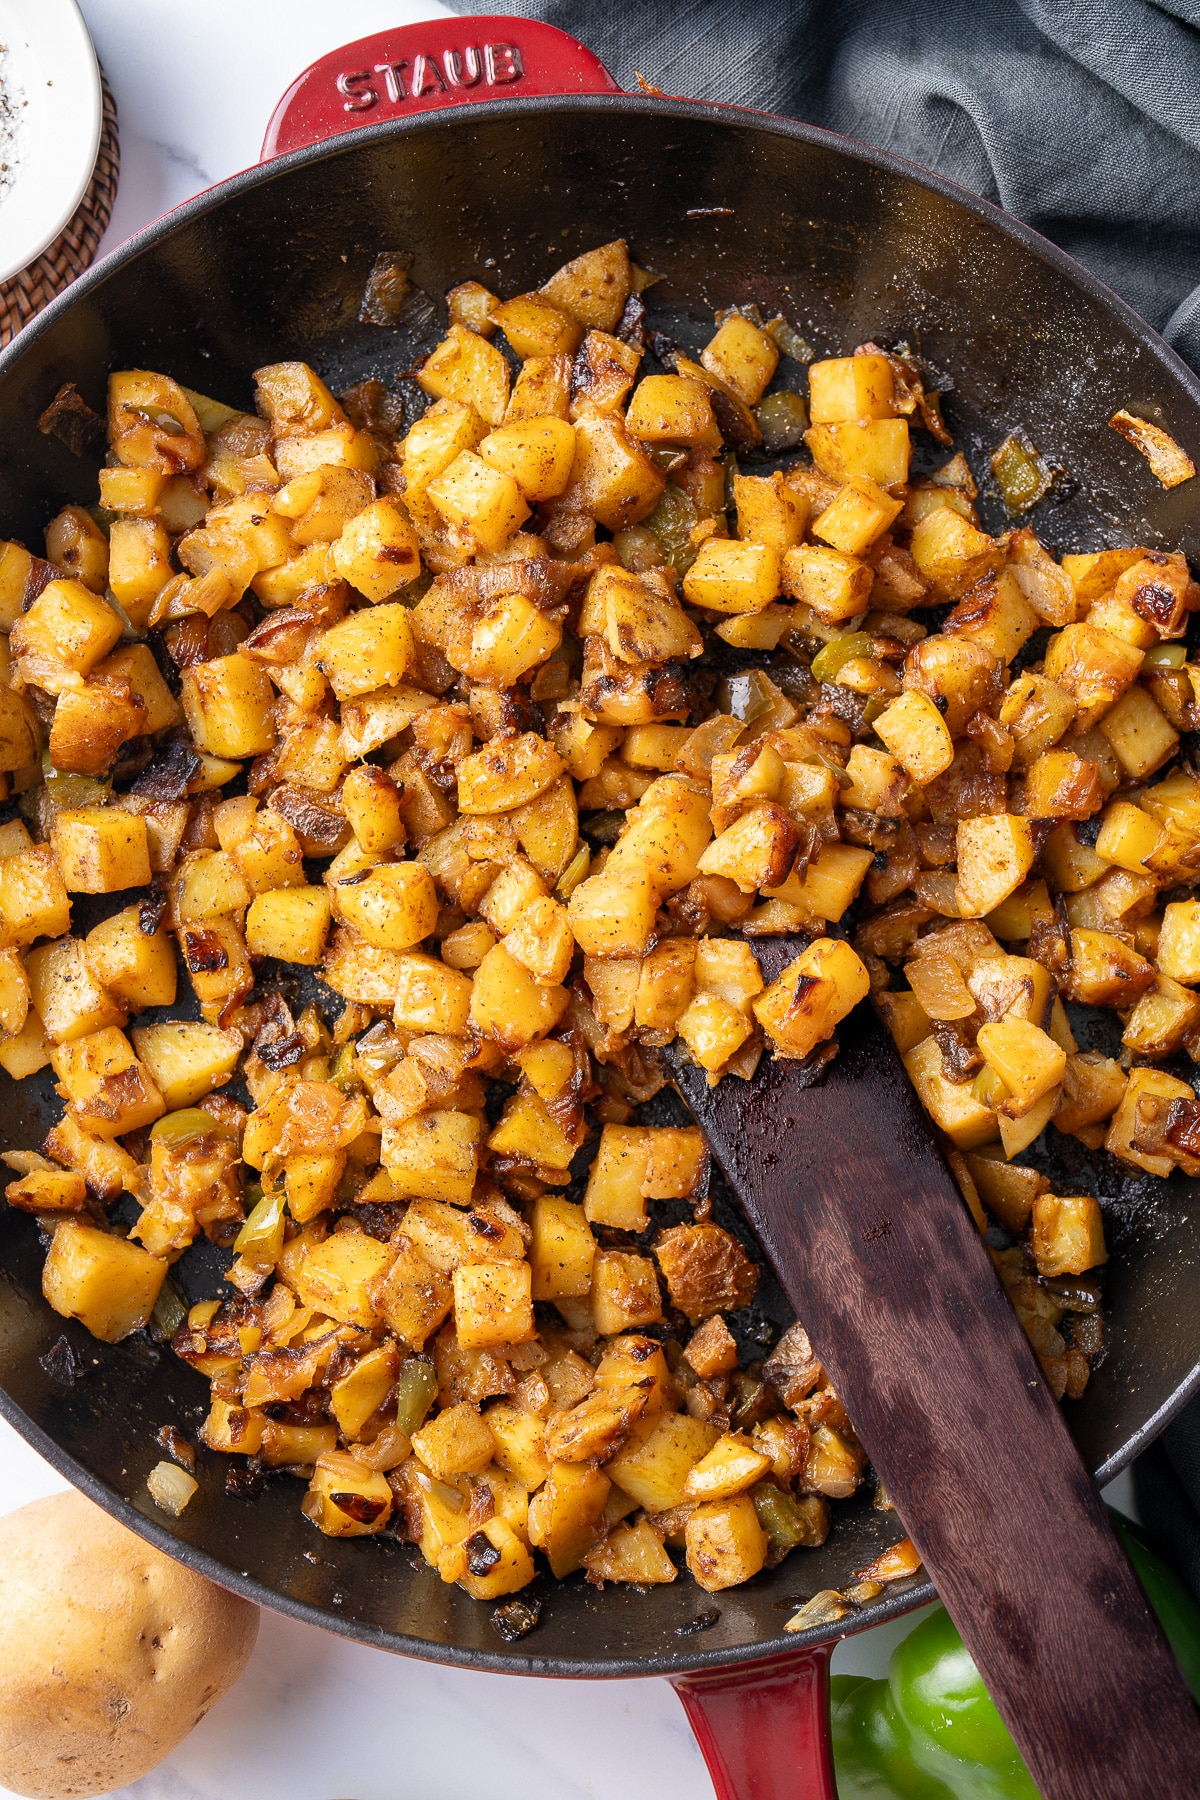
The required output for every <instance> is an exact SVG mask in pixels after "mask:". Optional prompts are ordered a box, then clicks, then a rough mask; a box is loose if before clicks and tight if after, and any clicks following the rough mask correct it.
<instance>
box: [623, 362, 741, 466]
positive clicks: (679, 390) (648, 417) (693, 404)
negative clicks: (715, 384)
mask: <svg viewBox="0 0 1200 1800" xmlns="http://www.w3.org/2000/svg"><path fill="white" fill-rule="evenodd" d="M625 424H626V427H627V429H628V430H629V431H630V432H632V434H633V436H634V437H635V438H640V439H641V441H642V442H643V443H644V444H689V445H693V446H694V447H695V448H697V449H703V450H718V449H720V446H721V434H720V431H719V430H718V429H717V422H716V419H715V417H714V416H713V409H712V405H711V403H710V401H709V398H708V389H707V388H706V387H705V386H704V385H703V383H702V382H699V381H691V380H689V378H688V377H687V376H686V375H647V376H646V377H645V379H644V380H642V381H639V383H638V385H637V387H636V388H635V389H634V391H633V395H632V397H631V399H630V402H629V407H628V410H627V411H626V414H625Z"/></svg>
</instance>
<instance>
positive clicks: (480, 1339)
mask: <svg viewBox="0 0 1200 1800" xmlns="http://www.w3.org/2000/svg"><path fill="white" fill-rule="evenodd" d="M531 1282H532V1271H531V1269H530V1267H529V1264H528V1263H526V1262H520V1263H501V1262H482V1263H460V1264H459V1266H458V1268H457V1269H455V1271H454V1324H455V1329H456V1331H457V1332H458V1341H459V1343H460V1344H461V1345H462V1346H463V1348H464V1349H466V1350H489V1349H491V1348H492V1347H493V1346H494V1345H496V1344H520V1343H524V1342H526V1341H527V1340H528V1339H530V1338H532V1337H534V1336H536V1327H535V1325H534V1322H533V1299H532V1287H531Z"/></svg>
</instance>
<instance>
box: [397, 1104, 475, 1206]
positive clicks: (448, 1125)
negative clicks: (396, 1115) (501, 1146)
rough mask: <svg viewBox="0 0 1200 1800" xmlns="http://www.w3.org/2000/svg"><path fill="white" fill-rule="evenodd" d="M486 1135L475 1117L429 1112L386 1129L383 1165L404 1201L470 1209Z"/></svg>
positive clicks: (468, 1114)
mask: <svg viewBox="0 0 1200 1800" xmlns="http://www.w3.org/2000/svg"><path fill="white" fill-rule="evenodd" d="M481 1136H482V1129H481V1127H480V1124H479V1120H478V1119H476V1118H475V1117H474V1116H473V1115H472V1114H471V1113H461V1112H428V1113H422V1114H420V1115H419V1116H418V1117H417V1118H414V1119H406V1120H405V1121H404V1123H403V1124H400V1125H385V1126H384V1129H383V1137H382V1141H381V1144H380V1152H379V1155H380V1161H381V1162H382V1164H383V1166H384V1168H385V1169H386V1170H387V1172H388V1174H389V1175H390V1176H391V1179H392V1186H393V1188H394V1190H395V1193H396V1196H397V1198H399V1199H403V1198H406V1197H407V1196H409V1195H414V1196H416V1197H417V1198H419V1199H426V1200H444V1201H449V1202H450V1203H452V1204H453V1205H455V1206H467V1205H469V1204H470V1200H471V1193H472V1190H473V1188H474V1186H475V1173H476V1168H477V1166H478V1146H479V1140H480V1138H481Z"/></svg>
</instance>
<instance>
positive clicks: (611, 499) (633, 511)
mask: <svg viewBox="0 0 1200 1800" xmlns="http://www.w3.org/2000/svg"><path fill="white" fill-rule="evenodd" d="M665 486H666V478H665V476H664V475H663V474H662V473H661V472H660V471H659V469H657V468H656V467H655V465H654V463H652V462H651V461H650V458H649V457H648V456H645V455H644V454H643V453H642V451H640V450H639V449H638V448H637V446H636V445H635V444H634V442H633V441H632V439H631V438H630V437H629V435H628V434H627V432H626V430H625V428H624V426H623V424H622V423H621V422H620V420H618V419H613V418H608V417H603V416H600V415H591V416H586V417H584V418H581V419H578V420H577V421H576V423H575V460H574V462H573V463H572V465H571V483H570V486H569V488H568V489H567V495H568V498H569V499H570V500H571V501H572V502H573V503H574V504H575V505H576V507H577V508H578V510H581V511H583V512H588V513H591V514H592V516H593V517H594V518H596V519H598V520H599V522H600V524H601V525H605V526H607V528H608V529H609V531H613V532H616V531H623V530H624V529H625V528H626V526H628V525H636V524H637V523H638V521H639V520H641V519H644V518H645V517H646V515H647V514H648V513H650V512H652V511H653V509H654V507H655V506H656V505H657V503H658V501H659V499H660V498H661V496H662V492H663V489H664V488H665Z"/></svg>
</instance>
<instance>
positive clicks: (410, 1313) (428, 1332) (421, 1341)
mask: <svg viewBox="0 0 1200 1800" xmlns="http://www.w3.org/2000/svg"><path fill="white" fill-rule="evenodd" d="M389 1248H390V1249H391V1250H392V1251H394V1253H395V1256H394V1260H393V1262H392V1264H391V1267H390V1268H389V1269H388V1270H387V1271H386V1273H385V1274H384V1276H383V1278H382V1280H381V1281H379V1282H378V1283H377V1284H376V1286H375V1288H374V1290H373V1292H372V1298H373V1300H374V1302H375V1305H376V1307H377V1308H378V1310H379V1312H380V1314H381V1315H382V1317H383V1318H384V1319H385V1320H386V1322H387V1325H388V1329H389V1330H390V1331H393V1332H395V1334H396V1336H397V1337H398V1338H400V1339H401V1340H402V1341H403V1342H404V1343H406V1344H408V1345H410V1346H411V1347H412V1349H414V1350H421V1349H423V1348H424V1346H425V1340H426V1339H427V1338H429V1337H431V1336H432V1334H433V1333H434V1332H435V1331H437V1329H438V1327H439V1326H440V1325H441V1324H442V1323H443V1321H444V1320H445V1319H446V1318H447V1317H448V1316H449V1313H450V1309H451V1307H452V1306H453V1304H454V1290H453V1288H452V1287H451V1285H450V1283H449V1281H448V1280H447V1278H446V1275H445V1273H444V1272H443V1271H442V1270H440V1269H435V1268H434V1267H433V1265H432V1264H431V1263H429V1262H428V1261H426V1259H425V1257H424V1256H422V1254H421V1252H420V1251H419V1250H418V1249H417V1246H416V1245H415V1244H414V1243H413V1242H412V1239H411V1238H409V1237H406V1236H405V1235H403V1233H397V1235H396V1236H395V1237H393V1238H392V1240H391V1242H390V1245H389Z"/></svg>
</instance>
